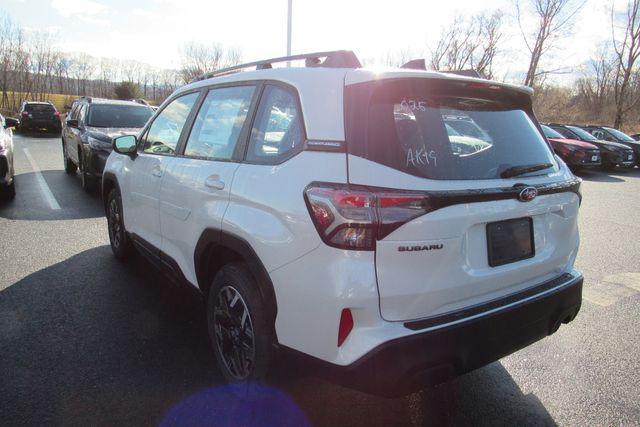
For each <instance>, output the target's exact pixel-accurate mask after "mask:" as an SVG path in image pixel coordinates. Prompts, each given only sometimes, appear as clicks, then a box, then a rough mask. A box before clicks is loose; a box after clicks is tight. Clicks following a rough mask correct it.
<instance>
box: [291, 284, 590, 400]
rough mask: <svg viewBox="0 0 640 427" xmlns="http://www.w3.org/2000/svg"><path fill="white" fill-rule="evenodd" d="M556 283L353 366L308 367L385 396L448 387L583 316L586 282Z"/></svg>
mask: <svg viewBox="0 0 640 427" xmlns="http://www.w3.org/2000/svg"><path fill="white" fill-rule="evenodd" d="M551 282H555V283H553V284H552V285H553V286H552V285H548V284H547V283H543V284H541V285H540V288H541V289H544V288H545V285H547V286H546V288H547V289H546V290H545V291H542V292H540V293H538V294H535V295H526V294H523V297H522V298H521V299H518V298H517V295H512V296H510V297H509V298H508V299H505V301H504V304H500V302H499V301H494V302H492V305H493V308H491V307H488V310H487V311H488V312H489V313H487V314H482V313H480V314H476V315H471V317H467V318H466V319H462V320H459V321H455V320H454V319H449V320H448V321H449V323H447V324H445V325H444V326H441V327H433V326H430V327H429V330H428V331H425V332H421V333H417V334H413V335H409V336H405V337H402V338H398V339H394V340H392V341H388V342H385V343H383V344H381V345H380V346H378V347H376V348H374V349H373V350H372V351H370V352H369V353H368V354H366V355H365V356H364V357H362V358H360V359H359V360H358V361H356V362H354V363H353V364H351V365H347V366H338V365H333V364H330V363H327V362H323V361H320V360H318V359H312V358H310V357H308V356H306V357H304V359H305V360H306V363H305V365H307V364H308V363H310V364H311V365H312V366H311V367H312V368H313V372H314V373H316V374H319V375H320V376H323V377H325V378H327V379H329V380H331V381H334V382H337V383H340V384H343V385H345V386H348V387H352V388H355V389H359V390H362V391H365V392H369V393H373V394H378V395H382V396H398V395H403V394H406V393H410V392H412V391H416V390H419V389H422V388H424V387H426V386H429V385H435V384H438V383H440V382H443V381H447V380H448V379H451V378H453V377H455V376H457V375H461V374H463V373H465V372H469V371H471V370H474V369H477V368H480V367H482V366H484V365H487V364H489V363H491V362H493V361H496V360H498V359H500V358H501V357H504V356H507V355H509V354H511V353H513V352H515V351H517V350H519V349H521V348H524V347H526V346H528V345H529V344H532V343H533V342H535V341H538V340H540V339H542V338H544V337H546V336H547V335H551V334H553V333H554V332H555V331H556V330H557V329H558V327H559V326H560V324H561V323H568V322H570V321H571V320H573V319H574V318H575V316H576V314H577V313H578V311H579V310H580V305H581V301H582V283H583V277H582V276H581V275H571V274H566V275H563V276H561V277H560V278H557V279H554V280H553V281H551ZM549 283H550V282H549ZM550 286H551V287H550ZM536 288H537V287H536ZM529 294H530V292H529ZM514 301H515V302H514ZM451 315H452V316H454V317H455V314H451ZM452 320H453V321H452ZM405 326H407V327H408V326H410V325H407V324H405ZM410 329H414V328H413V327H411V328H410ZM298 355H300V354H298ZM310 359H312V360H310ZM298 360H299V359H298Z"/></svg>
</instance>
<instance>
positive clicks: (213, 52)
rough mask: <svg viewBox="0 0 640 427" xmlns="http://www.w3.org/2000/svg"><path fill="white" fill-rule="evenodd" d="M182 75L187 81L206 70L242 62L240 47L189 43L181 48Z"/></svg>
mask: <svg viewBox="0 0 640 427" xmlns="http://www.w3.org/2000/svg"><path fill="white" fill-rule="evenodd" d="M180 56H181V64H182V65H181V68H180V75H181V76H182V80H183V81H184V82H185V83H188V82H189V81H191V80H192V79H193V78H195V77H197V76H200V75H202V74H204V73H206V72H209V71H213V70H216V69H219V68H224V67H227V66H231V65H235V64H238V63H240V61H241V59H242V55H241V53H240V51H239V50H238V49H225V48H224V47H223V46H222V45H221V44H218V43H213V44H210V45H205V44H201V43H195V42H191V43H187V44H185V45H184V46H182V48H181V49H180Z"/></svg>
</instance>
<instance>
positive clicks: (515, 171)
mask: <svg viewBox="0 0 640 427" xmlns="http://www.w3.org/2000/svg"><path fill="white" fill-rule="evenodd" d="M551 167H553V165H552V164H551V163H536V164H533V165H523V166H512V167H510V168H507V169H505V170H503V171H502V172H500V177H501V178H511V177H514V176H518V175H524V174H525V173H529V172H535V171H539V170H543V169H548V168H551Z"/></svg>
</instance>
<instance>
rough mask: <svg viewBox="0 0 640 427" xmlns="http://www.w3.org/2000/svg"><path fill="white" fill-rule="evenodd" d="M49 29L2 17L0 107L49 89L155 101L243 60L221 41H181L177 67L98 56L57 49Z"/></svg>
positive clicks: (41, 96)
mask: <svg viewBox="0 0 640 427" xmlns="http://www.w3.org/2000/svg"><path fill="white" fill-rule="evenodd" d="M55 41H56V40H55V39H54V36H52V35H51V34H49V33H46V32H35V33H27V32H25V31H24V30H23V29H22V28H21V27H19V26H18V25H16V24H15V23H14V22H13V21H12V20H11V18H10V17H9V16H7V15H5V16H2V17H0V109H1V110H4V111H5V112H15V111H16V110H17V109H18V108H19V106H20V103H21V102H22V101H23V100H26V99H28V100H34V101H44V100H48V99H50V96H49V95H50V94H61V95H69V97H70V98H72V97H76V96H95V97H102V98H127V99H128V98H143V99H145V100H148V101H150V102H152V103H155V104H158V103H160V102H162V100H164V99H165V98H166V97H167V96H168V95H170V94H171V93H172V92H173V91H174V90H175V89H176V88H177V87H178V86H181V85H183V84H185V83H188V82H189V81H190V80H191V79H193V78H194V77H196V76H198V75H200V74H203V73H205V72H206V71H209V70H212V69H216V68H219V67H221V66H226V65H232V64H237V63H239V62H240V60H241V55H240V52H239V51H238V50H236V49H226V48H224V47H223V46H222V45H219V44H210V45H202V44H197V43H188V44H185V45H184V46H183V47H182V49H181V52H180V56H181V66H180V68H179V69H177V70H172V69H162V68H158V67H153V66H151V65H148V64H144V63H141V62H139V61H133V60H117V59H112V58H96V57H93V56H91V55H88V54H85V53H66V52H62V51H60V50H58V49H56V48H55Z"/></svg>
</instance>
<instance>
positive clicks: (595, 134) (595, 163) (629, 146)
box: [542, 123, 640, 170]
mask: <svg viewBox="0 0 640 427" xmlns="http://www.w3.org/2000/svg"><path fill="white" fill-rule="evenodd" d="M542 130H543V132H544V134H545V136H546V137H547V139H548V140H549V142H550V143H551V146H552V147H553V150H554V151H555V152H556V154H557V155H558V156H560V158H561V159H562V160H563V161H564V162H565V163H566V164H567V165H569V166H570V167H572V168H587V167H602V168H604V169H608V170H611V169H613V168H616V167H620V168H632V167H634V166H636V165H640V142H637V141H635V140H634V139H633V138H631V137H630V136H628V135H626V134H624V133H622V132H621V131H619V130H616V129H613V128H610V127H606V126H594V125H587V126H578V125H569V124H559V123H549V124H547V125H542Z"/></svg>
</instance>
